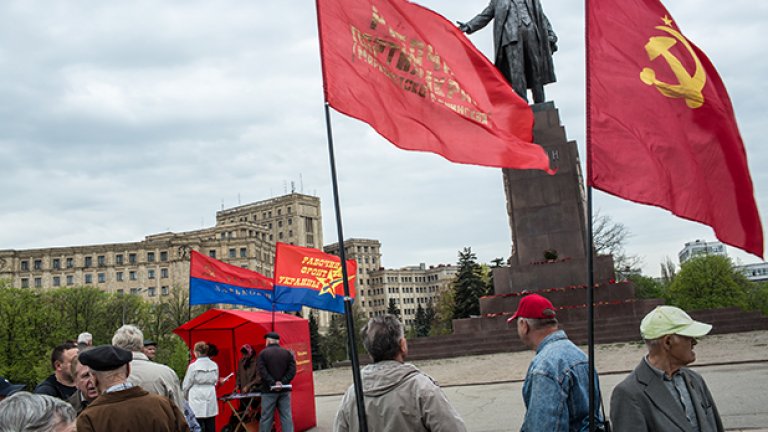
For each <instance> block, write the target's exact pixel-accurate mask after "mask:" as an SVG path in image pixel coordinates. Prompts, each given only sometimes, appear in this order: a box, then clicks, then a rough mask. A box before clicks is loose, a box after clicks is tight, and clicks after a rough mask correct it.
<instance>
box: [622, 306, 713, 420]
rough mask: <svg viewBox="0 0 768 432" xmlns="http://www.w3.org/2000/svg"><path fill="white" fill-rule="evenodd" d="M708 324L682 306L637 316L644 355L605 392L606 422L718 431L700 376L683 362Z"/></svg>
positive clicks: (692, 358) (688, 359) (689, 359)
mask: <svg viewBox="0 0 768 432" xmlns="http://www.w3.org/2000/svg"><path fill="white" fill-rule="evenodd" d="M710 330H712V326H711V325H709V324H704V323H701V322H698V321H694V320H693V319H691V317H690V316H688V314H687V313H685V312H684V311H683V310H682V309H679V308H676V307H673V306H658V307H657V308H656V309H654V310H653V311H651V312H650V313H649V314H648V315H646V316H645V318H643V321H642V322H641V323H640V334H641V335H642V336H643V339H645V343H646V346H647V347H648V355H647V356H645V357H644V358H643V359H642V360H641V361H640V364H639V365H638V366H637V367H636V368H635V370H634V372H632V373H631V374H630V375H629V376H628V377H627V378H626V379H625V380H624V381H622V382H621V383H620V384H619V385H618V386H616V388H615V389H614V390H613V395H612V396H611V421H612V422H613V425H614V429H615V430H616V431H621V432H625V431H627V432H646V431H664V432H677V431H680V432H715V431H718V432H721V431H723V430H724V429H723V423H722V421H721V420H720V415H719V414H718V412H717V407H716V406H715V401H714V400H713V399H712V394H711V393H710V392H709V389H708V388H707V384H706V383H705V382H704V379H703V378H702V377H701V375H699V374H697V373H696V372H694V371H692V370H690V369H688V368H686V367H685V366H687V365H689V364H691V363H693V362H694V361H695V360H696V354H695V353H694V352H693V347H694V346H696V338H698V337H702V336H704V335H706V334H707V333H709V331H710Z"/></svg>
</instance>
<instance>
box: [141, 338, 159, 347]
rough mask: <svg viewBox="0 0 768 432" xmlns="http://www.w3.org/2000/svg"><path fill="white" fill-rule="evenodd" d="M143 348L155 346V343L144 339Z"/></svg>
mask: <svg viewBox="0 0 768 432" xmlns="http://www.w3.org/2000/svg"><path fill="white" fill-rule="evenodd" d="M144 346H145V347H147V346H157V342H155V341H153V340H152V339H144Z"/></svg>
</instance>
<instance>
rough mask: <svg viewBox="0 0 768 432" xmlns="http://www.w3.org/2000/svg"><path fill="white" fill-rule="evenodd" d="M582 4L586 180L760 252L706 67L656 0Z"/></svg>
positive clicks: (745, 180) (741, 171) (720, 92)
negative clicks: (584, 20)
mask: <svg viewBox="0 0 768 432" xmlns="http://www.w3.org/2000/svg"><path fill="white" fill-rule="evenodd" d="M588 4H589V9H588V11H587V13H588V43H589V46H588V50H587V52H588V57H587V62H588V67H587V70H588V78H587V79H588V82H587V92H588V97H587V100H588V101H589V106H588V109H589V117H590V121H589V124H588V126H587V127H588V135H589V136H588V145H587V147H588V148H587V154H588V162H587V163H588V173H589V185H590V186H592V187H594V188H596V189H600V190H603V191H605V192H608V193H610V194H613V195H616V196H619V197H622V198H625V199H628V200H631V201H635V202H639V203H643V204H650V205H655V206H658V207H662V208H665V209H667V210H670V211H671V212H672V213H674V214H676V215H678V216H680V217H683V218H686V219H690V220H694V221H697V222H701V223H704V224H706V225H709V226H711V227H712V228H713V229H714V230H715V234H716V235H717V238H718V239H720V240H721V241H723V242H724V243H727V244H730V245H733V246H736V247H738V248H741V249H743V250H745V251H747V252H750V253H753V254H755V255H757V256H760V257H762V256H763V230H762V225H761V222H760V217H759V215H758V211H757V206H756V204H755V200H754V196H753V188H752V180H751V178H750V175H749V168H748V166H747V157H746V153H745V151H744V146H743V143H742V140H741V136H740V135H739V130H738V127H737V125H736V119H735V116H734V113H733V108H732V106H731V101H730V99H729V97H728V93H727V92H726V90H725V86H724V85H723V83H722V81H721V79H720V77H719V76H718V74H717V71H716V70H715V68H714V66H713V65H712V64H711V63H710V61H709V59H707V57H706V56H705V55H704V53H703V52H702V51H701V50H699V49H698V48H697V47H696V46H695V45H693V44H692V43H691V42H690V41H688V40H687V39H686V38H685V36H683V35H682V34H681V32H680V29H679V28H678V27H677V24H676V23H675V22H674V21H673V20H672V19H671V17H670V15H669V12H667V10H666V9H665V8H664V6H663V5H662V4H661V3H660V2H659V1H658V0H623V1H618V2H617V1H606V0H590V1H589V2H588Z"/></svg>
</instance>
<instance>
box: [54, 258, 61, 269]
mask: <svg viewBox="0 0 768 432" xmlns="http://www.w3.org/2000/svg"><path fill="white" fill-rule="evenodd" d="M53 268H54V270H59V269H60V268H61V259H60V258H54V259H53Z"/></svg>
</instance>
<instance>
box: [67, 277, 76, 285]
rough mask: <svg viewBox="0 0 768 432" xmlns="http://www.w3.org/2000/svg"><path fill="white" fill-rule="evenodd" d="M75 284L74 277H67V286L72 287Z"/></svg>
mask: <svg viewBox="0 0 768 432" xmlns="http://www.w3.org/2000/svg"><path fill="white" fill-rule="evenodd" d="M74 284H75V277H74V276H72V275H67V286H72V285H74Z"/></svg>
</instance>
